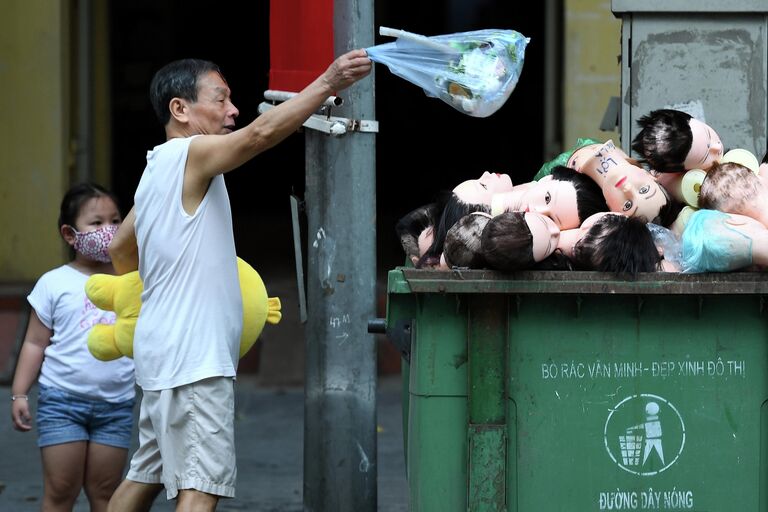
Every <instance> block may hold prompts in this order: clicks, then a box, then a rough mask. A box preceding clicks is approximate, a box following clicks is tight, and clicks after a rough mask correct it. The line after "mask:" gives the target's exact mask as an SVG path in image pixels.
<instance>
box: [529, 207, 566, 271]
mask: <svg viewBox="0 0 768 512" xmlns="http://www.w3.org/2000/svg"><path fill="white" fill-rule="evenodd" d="M525 223H526V224H527V225H528V229H530V230H531V236H532V237H533V247H532V248H531V250H532V252H533V260H534V261H541V260H543V259H544V258H546V257H547V256H549V255H550V254H552V253H553V252H554V251H555V249H557V242H558V241H559V239H560V228H558V227H557V225H555V223H554V222H553V221H552V219H550V218H549V217H547V216H546V215H541V214H539V213H530V212H529V213H526V214H525Z"/></svg>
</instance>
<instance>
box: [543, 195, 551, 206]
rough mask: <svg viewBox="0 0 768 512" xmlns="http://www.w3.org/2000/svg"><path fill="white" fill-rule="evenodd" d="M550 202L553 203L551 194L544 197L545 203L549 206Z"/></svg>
mask: <svg viewBox="0 0 768 512" xmlns="http://www.w3.org/2000/svg"><path fill="white" fill-rule="evenodd" d="M550 201H552V195H551V194H550V193H549V192H547V193H546V194H545V195H544V203H546V204H549V202H550Z"/></svg>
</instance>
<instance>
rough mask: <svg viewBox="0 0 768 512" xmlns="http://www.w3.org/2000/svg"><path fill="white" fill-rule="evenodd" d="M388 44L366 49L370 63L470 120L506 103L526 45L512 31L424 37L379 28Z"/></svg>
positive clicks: (520, 67)
mask: <svg viewBox="0 0 768 512" xmlns="http://www.w3.org/2000/svg"><path fill="white" fill-rule="evenodd" d="M380 32H381V34H382V35H393V36H396V37H397V38H398V39H397V41H395V42H393V43H386V44H381V45H377V46H372V47H370V48H367V49H366V52H368V57H370V59H371V60H372V61H374V62H378V63H381V64H385V65H386V66H387V67H388V68H389V70H390V71H391V72H392V73H394V74H395V75H397V76H399V77H401V78H404V79H405V80H408V81H409V82H411V83H414V84H416V85H418V86H420V87H421V88H422V89H424V92H425V93H426V94H427V96H430V97H434V98H440V99H441V100H443V101H444V102H446V103H448V104H449V105H451V106H452V107H454V108H455V109H456V110H458V111H459V112H463V113H465V114H468V115H470V116H473V117H488V116H489V115H491V114H493V113H494V112H496V111H497V110H498V109H499V108H501V106H502V105H503V104H504V103H505V102H506V101H507V99H508V98H509V95H510V94H511V93H512V91H513V90H514V89H515V86H516V85H517V80H518V79H519V78H520V73H521V72H522V70H523V60H524V57H525V47H526V46H527V44H528V42H529V41H530V39H529V38H527V37H525V36H523V35H522V34H520V33H519V32H516V31H514V30H497V29H487V30H476V31H473V32H462V33H457V34H448V35H441V36H433V37H426V36H422V35H419V34H413V33H411V32H405V31H402V30H393V29H388V28H386V27H381V29H380Z"/></svg>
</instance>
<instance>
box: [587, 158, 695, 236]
mask: <svg viewBox="0 0 768 512" xmlns="http://www.w3.org/2000/svg"><path fill="white" fill-rule="evenodd" d="M603 176H604V179H603V181H602V191H603V196H604V197H605V201H606V203H607V204H608V209H609V210H610V211H612V212H616V213H620V214H622V215H624V216H626V217H636V218H638V219H640V220H643V221H645V222H654V223H656V224H659V225H661V226H665V227H666V226H669V224H671V223H672V222H674V220H675V217H676V216H677V212H678V211H679V210H680V208H681V206H680V205H677V204H676V203H675V202H674V201H673V200H672V199H671V198H670V196H669V193H668V192H667V191H666V190H665V189H664V187H662V186H661V185H660V184H659V183H658V182H657V181H656V178H655V177H654V176H653V175H651V174H650V173H649V172H647V171H646V170H645V169H642V168H640V167H638V166H636V165H632V164H630V163H629V162H622V161H616V162H614V163H611V164H610V165H609V166H607V167H606V168H605V173H604V175H603Z"/></svg>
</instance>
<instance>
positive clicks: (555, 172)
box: [552, 165, 609, 222]
mask: <svg viewBox="0 0 768 512" xmlns="http://www.w3.org/2000/svg"><path fill="white" fill-rule="evenodd" d="M552 179H553V180H558V181H569V182H571V184H572V185H573V188H574V190H576V210H577V212H576V213H577V214H578V216H579V222H584V221H585V220H586V219H587V218H588V217H590V216H592V215H594V214H596V213H598V212H605V211H608V210H609V208H608V204H607V203H606V202H605V196H604V195H603V191H602V190H601V189H600V186H599V185H598V184H597V183H595V180H593V179H592V178H590V177H589V176H587V175H586V174H581V173H579V172H576V171H574V170H573V169H571V168H570V167H565V166H564V165H558V166H557V167H555V168H553V169H552Z"/></svg>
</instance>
